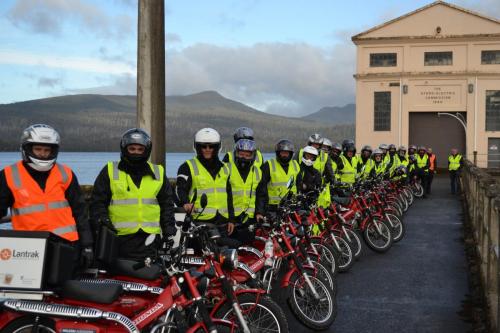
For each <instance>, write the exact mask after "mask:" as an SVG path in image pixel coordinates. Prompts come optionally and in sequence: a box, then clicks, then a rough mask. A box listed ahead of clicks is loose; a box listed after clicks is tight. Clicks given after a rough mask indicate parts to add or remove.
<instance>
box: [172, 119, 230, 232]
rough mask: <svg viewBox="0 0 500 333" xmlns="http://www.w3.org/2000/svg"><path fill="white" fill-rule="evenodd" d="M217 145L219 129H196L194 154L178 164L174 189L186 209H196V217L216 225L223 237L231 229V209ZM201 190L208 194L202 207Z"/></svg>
mask: <svg viewBox="0 0 500 333" xmlns="http://www.w3.org/2000/svg"><path fill="white" fill-rule="evenodd" d="M220 148H221V138H220V134H219V132H217V131H216V130H214V129H213V128H202V129H201V130H199V131H198V132H196V134H195V136H194V150H195V151H196V156H194V157H193V158H192V159H190V160H187V161H186V162H184V163H183V164H182V165H181V166H180V167H179V170H178V171H177V186H176V192H177V197H178V200H179V203H180V205H181V206H183V207H184V210H185V211H186V212H191V211H194V212H197V214H196V217H197V219H198V221H200V222H204V223H212V224H215V225H217V226H218V228H219V231H220V233H221V236H222V237H224V238H226V236H228V235H231V234H232V233H233V231H234V226H235V225H234V209H233V202H232V190H231V184H230V182H229V174H230V169H229V166H228V165H227V164H226V163H224V162H222V161H221V160H220V159H219V151H220ZM203 193H205V194H206V195H207V206H206V207H205V209H203V211H202V209H201V202H200V200H201V196H202V194H203ZM195 197H196V198H195ZM193 199H194V202H192V201H193ZM198 212H199V213H198Z"/></svg>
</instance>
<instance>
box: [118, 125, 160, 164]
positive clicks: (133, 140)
mask: <svg viewBox="0 0 500 333" xmlns="http://www.w3.org/2000/svg"><path fill="white" fill-rule="evenodd" d="M132 144H136V145H141V146H144V148H146V149H145V150H144V153H143V154H141V155H135V154H129V153H128V150H127V147H128V146H129V145H132ZM152 148H153V143H152V142H151V137H150V136H149V134H148V133H147V132H146V131H145V130H143V129H141V128H131V129H129V130H128V131H126V132H125V133H124V134H123V136H122V140H121V141H120V150H121V159H122V160H125V161H126V162H129V163H131V164H140V163H145V162H147V160H148V159H149V156H150V155H151V149H152Z"/></svg>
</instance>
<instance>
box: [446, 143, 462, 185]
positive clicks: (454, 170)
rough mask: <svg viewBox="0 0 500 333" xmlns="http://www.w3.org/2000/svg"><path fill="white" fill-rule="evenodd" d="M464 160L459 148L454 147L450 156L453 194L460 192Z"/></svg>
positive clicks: (449, 164)
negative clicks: (459, 179) (460, 178)
mask: <svg viewBox="0 0 500 333" xmlns="http://www.w3.org/2000/svg"><path fill="white" fill-rule="evenodd" d="M463 164H464V162H463V158H462V155H460V154H459V153H458V149H456V148H453V149H452V150H451V155H450V156H448V170H449V172H450V183H451V194H456V193H458V192H460V183H459V182H458V178H459V177H460V170H461V169H462V166H463Z"/></svg>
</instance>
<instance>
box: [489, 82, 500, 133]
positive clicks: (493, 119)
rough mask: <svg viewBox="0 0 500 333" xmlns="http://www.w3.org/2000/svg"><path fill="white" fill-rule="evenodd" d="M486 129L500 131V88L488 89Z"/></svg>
mask: <svg viewBox="0 0 500 333" xmlns="http://www.w3.org/2000/svg"><path fill="white" fill-rule="evenodd" d="M486 130H487V131H500V90H486Z"/></svg>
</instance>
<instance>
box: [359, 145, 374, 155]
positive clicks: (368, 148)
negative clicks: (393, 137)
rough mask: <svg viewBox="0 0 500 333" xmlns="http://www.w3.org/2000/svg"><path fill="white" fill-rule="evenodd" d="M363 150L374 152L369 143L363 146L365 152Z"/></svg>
mask: <svg viewBox="0 0 500 333" xmlns="http://www.w3.org/2000/svg"><path fill="white" fill-rule="evenodd" d="M363 151H369V152H370V154H371V153H372V151H373V149H372V147H371V146H369V145H364V146H363V148H361V152H363Z"/></svg>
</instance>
